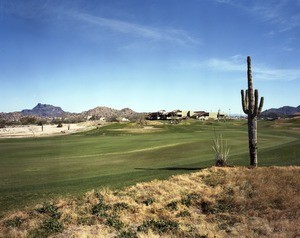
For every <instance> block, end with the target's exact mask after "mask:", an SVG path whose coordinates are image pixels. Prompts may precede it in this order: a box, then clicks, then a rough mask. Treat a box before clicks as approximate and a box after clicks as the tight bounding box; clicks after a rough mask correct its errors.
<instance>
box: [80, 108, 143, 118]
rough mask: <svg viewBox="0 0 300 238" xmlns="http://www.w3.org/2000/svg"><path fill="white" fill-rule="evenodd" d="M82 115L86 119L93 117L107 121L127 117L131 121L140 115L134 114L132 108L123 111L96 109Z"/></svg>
mask: <svg viewBox="0 0 300 238" xmlns="http://www.w3.org/2000/svg"><path fill="white" fill-rule="evenodd" d="M81 114H82V115H83V116H84V117H92V118H95V119H99V118H101V117H105V118H107V119H112V118H117V117H125V118H129V119H130V118H133V117H136V116H137V115H138V114H139V113H137V112H134V111H133V110H131V109H130V108H123V109H121V110H117V109H113V108H109V107H96V108H94V109H91V110H88V111H85V112H82V113H81Z"/></svg>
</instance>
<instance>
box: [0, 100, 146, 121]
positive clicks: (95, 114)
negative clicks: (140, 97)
mask: <svg viewBox="0 0 300 238" xmlns="http://www.w3.org/2000/svg"><path fill="white" fill-rule="evenodd" d="M139 114H140V113H137V112H135V111H133V110H131V109H130V108H124V109H122V110H117V109H113V108H109V107H96V108H94V109H90V110H88V111H84V112H81V113H70V112H65V111H64V110H63V109H62V108H61V107H57V106H53V105H49V104H42V103H38V104H37V105H36V106H35V107H34V108H33V109H24V110H22V111H20V112H9V113H0V120H4V121H19V120H20V118H22V117H37V118H64V119H69V120H72V121H82V120H87V119H90V118H92V119H99V118H101V117H104V118H106V119H113V118H118V117H119V118H120V117H125V118H128V119H132V118H134V117H137V116H138V115H139Z"/></svg>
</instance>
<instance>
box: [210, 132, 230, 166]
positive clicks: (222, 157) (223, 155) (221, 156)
mask: <svg viewBox="0 0 300 238" xmlns="http://www.w3.org/2000/svg"><path fill="white" fill-rule="evenodd" d="M212 148H213V150H214V152H215V156H216V166H226V165H227V160H228V156H229V151H230V148H229V147H228V145H227V141H225V142H224V140H223V137H222V135H220V136H219V138H218V137H217V136H216V135H215V139H214V143H213V146H212Z"/></svg>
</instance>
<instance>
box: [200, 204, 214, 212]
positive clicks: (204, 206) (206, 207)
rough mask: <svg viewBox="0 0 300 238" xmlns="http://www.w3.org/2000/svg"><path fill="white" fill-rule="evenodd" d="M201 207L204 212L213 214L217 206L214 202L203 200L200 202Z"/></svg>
mask: <svg viewBox="0 0 300 238" xmlns="http://www.w3.org/2000/svg"><path fill="white" fill-rule="evenodd" d="M199 205H200V208H201V210H202V212H203V213H204V214H213V213H215V206H214V204H213V203H212V202H209V201H202V202H201V203H200V204H199Z"/></svg>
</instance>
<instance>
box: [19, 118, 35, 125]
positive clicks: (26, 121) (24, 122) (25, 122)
mask: <svg viewBox="0 0 300 238" xmlns="http://www.w3.org/2000/svg"><path fill="white" fill-rule="evenodd" d="M20 122H21V124H22V125H32V124H36V118H35V117H22V118H21V119H20Z"/></svg>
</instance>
